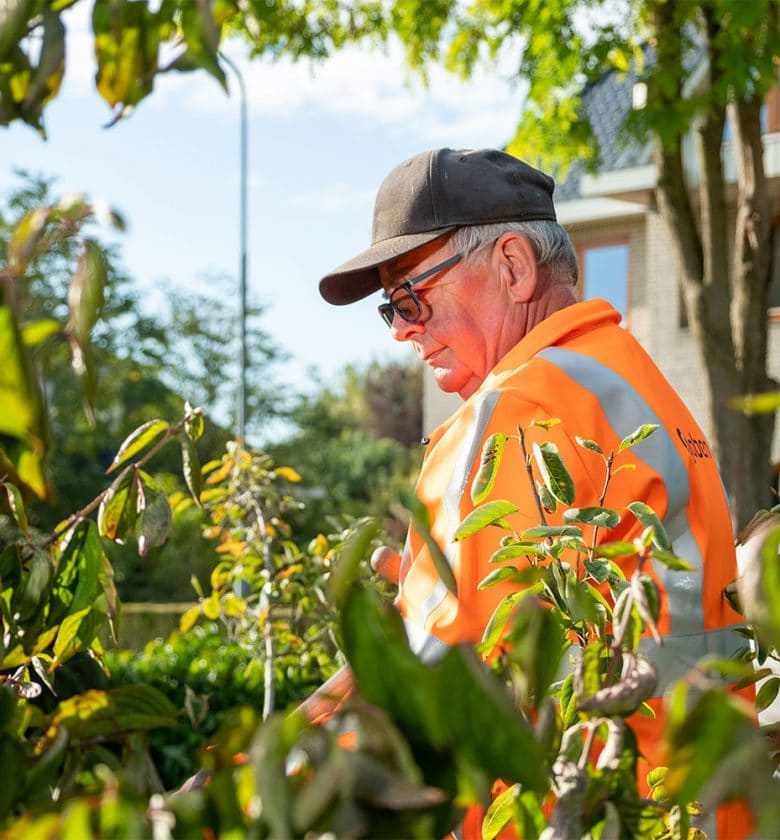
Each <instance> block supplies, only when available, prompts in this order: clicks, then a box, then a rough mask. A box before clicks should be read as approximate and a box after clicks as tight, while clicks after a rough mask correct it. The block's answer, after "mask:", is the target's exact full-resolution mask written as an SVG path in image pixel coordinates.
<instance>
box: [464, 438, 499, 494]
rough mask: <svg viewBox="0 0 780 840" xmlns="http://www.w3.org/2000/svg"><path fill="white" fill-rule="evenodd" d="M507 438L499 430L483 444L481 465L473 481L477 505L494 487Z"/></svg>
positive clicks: (472, 487) (472, 490) (473, 491)
mask: <svg viewBox="0 0 780 840" xmlns="http://www.w3.org/2000/svg"><path fill="white" fill-rule="evenodd" d="M506 440H507V437H506V435H505V434H502V433H501V432H498V433H497V434H494V435H490V437H489V438H488V439H487V440H486V441H485V443H484V445H483V446H482V456H481V457H480V461H479V467H478V468H477V473H476V475H475V476H474V480H473V481H472V482H471V501H472V502H473V503H474V504H475V505H479V504H481V503H482V502H484V501H485V499H486V498H487V497H488V496H489V495H490V491H491V490H492V489H493V485H494V484H495V482H496V476H497V475H498V470H499V468H500V466H501V460H502V457H503V453H504V446H505V445H506Z"/></svg>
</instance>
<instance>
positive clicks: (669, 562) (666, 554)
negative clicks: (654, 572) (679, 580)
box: [650, 550, 696, 572]
mask: <svg viewBox="0 0 780 840" xmlns="http://www.w3.org/2000/svg"><path fill="white" fill-rule="evenodd" d="M650 556H651V557H652V558H653V560H657V561H658V562H659V563H661V564H662V565H663V566H666V568H667V569H670V570H671V571H673V572H690V571H693V570H694V569H695V568H696V566H692V565H691V564H690V563H688V562H687V561H685V560H683V559H682V558H681V557H678V556H677V555H676V554H672V552H671V551H658V550H655V551H651V552H650Z"/></svg>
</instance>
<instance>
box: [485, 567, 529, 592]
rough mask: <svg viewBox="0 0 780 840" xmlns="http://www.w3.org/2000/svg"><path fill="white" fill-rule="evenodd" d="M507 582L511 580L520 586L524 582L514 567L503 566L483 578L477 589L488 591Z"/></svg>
mask: <svg viewBox="0 0 780 840" xmlns="http://www.w3.org/2000/svg"><path fill="white" fill-rule="evenodd" d="M505 580H511V581H513V582H514V583H518V584H519V583H523V582H524V581H523V578H522V577H521V576H520V572H519V571H518V570H517V569H515V568H514V567H513V566H503V567H502V568H500V569H494V570H493V571H492V572H491V573H490V574H489V575H487V577H485V578H483V579H482V580H481V581H480V582H479V584H478V585H477V589H488V588H489V587H491V586H495V585H496V584H497V583H501V582H502V581H505Z"/></svg>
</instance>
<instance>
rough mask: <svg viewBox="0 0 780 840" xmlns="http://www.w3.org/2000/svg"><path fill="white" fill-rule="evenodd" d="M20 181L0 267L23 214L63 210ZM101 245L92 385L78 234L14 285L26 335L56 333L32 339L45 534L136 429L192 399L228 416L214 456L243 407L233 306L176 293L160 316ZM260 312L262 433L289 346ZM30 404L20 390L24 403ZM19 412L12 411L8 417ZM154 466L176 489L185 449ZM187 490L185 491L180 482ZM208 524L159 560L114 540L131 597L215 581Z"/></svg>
mask: <svg viewBox="0 0 780 840" xmlns="http://www.w3.org/2000/svg"><path fill="white" fill-rule="evenodd" d="M19 179H20V180H19V183H18V184H17V185H16V186H15V187H14V189H13V190H12V191H11V192H10V194H9V195H8V196H7V197H6V198H5V201H4V202H3V203H2V204H0V264H3V263H6V262H7V261H8V259H9V249H10V250H13V248H11V247H10V245H11V241H12V239H13V237H14V231H16V230H18V229H19V225H20V224H21V220H23V219H25V218H30V214H32V213H35V212H36V208H39V207H57V206H58V204H57V201H56V199H55V197H54V194H55V190H54V184H53V180H52V179H48V178H44V177H42V176H36V177H33V176H30V175H29V174H26V173H19ZM90 241H91V242H93V243H95V246H94V247H95V248H98V247H99V248H100V250H101V253H103V254H104V255H105V260H104V262H105V283H104V285H103V289H102V303H101V305H100V307H99V310H100V318H99V319H98V320H96V321H95V323H94V325H93V326H92V329H91V331H90V336H89V341H88V343H87V342H85V343H84V345H83V346H79V352H80V353H81V354H82V356H83V358H85V359H88V360H89V371H90V374H89V376H88V377H86V380H87V382H88V384H89V388H87V389H80V388H78V387H77V377H76V375H75V374H74V369H73V342H72V336H71V335H70V331H71V329H72V324H71V316H70V314H69V305H68V298H69V292H68V289H69V286H70V285H71V284H72V281H73V267H74V265H76V264H77V255H78V251H79V249H80V247H81V246H80V243H79V240H78V239H77V238H76V237H75V236H74V235H70V234H68V235H63V236H61V237H54V236H53V238H52V242H51V243H50V244H51V247H50V248H48V249H47V250H45V251H43V252H41V253H39V254H38V255H37V256H36V257H35V258H34V259H31V261H30V262H29V264H27V265H26V267H25V273H24V276H20V277H15V278H11V279H9V280H8V281H7V286H6V288H7V289H8V290H9V292H11V293H12V294H13V299H14V305H15V311H17V312H18V319H19V326H20V332H21V335H22V336H23V337H24V336H26V337H27V338H28V339H29V338H30V337H31V336H34V333H35V330H36V329H37V330H39V331H40V330H41V328H42V327H44V328H45V329H46V330H47V332H45V333H41V337H40V340H38V341H35V342H32V343H28V344H25V343H24V342H23V343H22V345H21V347H22V351H23V352H26V353H28V354H29V357H30V362H31V368H32V370H33V371H34V373H35V375H34V376H33V377H32V379H31V383H35V382H37V381H38V380H40V382H42V383H43V395H44V402H43V408H44V410H43V411H42V414H41V418H42V419H41V429H42V430H43V431H42V432H41V435H42V438H43V439H45V441H46V444H47V445H46V449H45V459H44V458H43V457H42V463H45V467H46V469H45V472H44V474H45V476H46V477H47V481H46V482H45V486H44V485H43V484H42V485H41V487H40V488H39V489H40V490H41V491H42V493H44V494H45V498H42V499H40V500H39V501H36V502H31V503H30V516H31V521H32V523H33V524H34V525H35V526H36V527H38V528H42V529H49V528H53V527H54V526H55V524H56V523H57V522H59V521H61V520H62V519H64V518H65V517H66V516H68V515H69V514H71V513H72V512H73V511H74V509H79V508H81V507H82V506H83V505H85V504H86V503H87V502H88V501H89V500H91V499H93V498H94V497H95V496H96V495H97V494H98V493H99V492H100V490H102V489H103V488H104V486H105V483H106V477H105V471H106V469H107V468H108V467H109V465H110V464H111V461H112V459H113V457H114V454H115V451H116V446H117V443H118V442H119V441H121V440H123V439H124V438H125V437H126V436H127V435H128V434H129V433H130V432H131V431H132V429H134V428H135V427H137V426H140V425H141V424H142V423H145V422H147V421H150V420H153V419H156V418H166V417H173V416H177V415H178V414H179V413H180V412H181V409H182V406H183V404H184V400H185V398H188V399H189V400H190V402H192V403H194V404H198V405H201V406H205V407H207V409H208V411H209V414H210V415H214V416H216V417H218V418H220V419H222V420H223V423H222V424H220V423H219V422H216V423H215V422H209V423H207V424H206V425H205V429H204V433H203V436H202V437H201V438H200V440H199V441H198V443H197V446H198V448H199V450H200V452H201V454H202V456H206V455H207V456H209V457H210V456H211V454H212V453H213V452H215V451H220V450H222V449H223V448H224V446H225V444H226V442H227V440H228V439H229V437H230V429H229V428H227V427H229V426H230V425H231V423H232V420H231V418H232V417H233V416H234V409H235V405H236V399H235V383H236V382H237V375H236V373H235V371H234V369H233V368H234V366H235V362H234V360H235V359H236V358H238V352H237V349H236V345H237V342H238V329H237V323H236V321H237V319H236V318H235V317H234V316H233V315H232V314H231V312H230V310H229V309H227V308H225V307H224V306H223V305H222V303H221V301H220V302H218V301H216V300H214V299H212V298H208V297H206V296H203V295H197V294H192V293H189V294H188V296H187V297H186V298H183V297H179V298H175V297H174V295H173V294H171V295H170V297H169V301H168V303H169V306H168V308H167V311H166V309H165V308H164V307H158V311H157V312H155V314H154V316H153V317H152V316H149V315H147V314H145V312H144V301H143V298H142V295H141V293H140V292H139V290H137V289H136V288H135V285H134V282H133V280H132V279H131V278H130V277H128V276H127V274H126V273H125V272H124V271H123V270H122V268H121V261H120V255H119V249H118V248H117V247H115V246H114V247H106V246H105V245H98V244H97V242H98V240H97V238H93V239H91V240H90ZM14 248H16V246H14ZM228 282H229V280H225V281H224V282H223V285H224V284H226V283H228ZM204 313H208V316H207V317H204ZM261 314H262V312H261V310H259V309H257V308H255V309H253V310H251V312H250V318H249V320H248V340H249V347H250V358H251V361H252V369H251V371H250V377H249V381H248V384H249V389H248V396H249V403H250V407H251V408H252V409H253V414H252V417H253V419H254V420H255V426H256V427H258V428H259V427H261V425H262V422H263V420H264V419H265V420H267V419H268V418H269V417H271V416H276V415H278V413H279V411H280V402H279V400H278V398H277V397H276V396H275V394H276V393H277V391H278V388H276V387H275V383H274V379H273V375H272V370H271V368H272V364H273V362H274V361H275V360H276V359H277V358H279V356H280V355H281V353H280V351H279V350H278V348H276V347H275V346H273V345H272V343H271V341H270V339H269V338H268V335H267V334H266V333H265V332H264V331H263V330H262V329H261V327H260V323H259V317H260V315H261ZM35 325H38V326H37V327H36V326H35ZM36 392H37V384H33V385H32V387H31V388H30V391H29V393H28V395H27V399H29V400H30V401H31V402H32V395H34V394H35V393H36ZM85 397H86V403H87V411H86V412H85V405H84V404H85ZM23 402H24V399H23V398H21V396H20V398H19V400H18V402H17V403H16V404H17V405H19V404H23ZM11 414H12V412H11V411H7V412H6V417H9V416H11ZM44 420H45V422H44ZM4 443H5V445H6V446H8V445H9V443H8V442H6V441H5V440H4V439H0V446H2V445H3V444H4ZM155 468H156V471H157V478H158V480H160V481H161V482H162V483H163V484H164V486H165V488H166V490H167V491H168V492H171V493H173V492H174V491H176V489H177V483H176V479H175V478H174V477H173V476H175V474H176V473H178V472H179V470H180V455H179V453H178V452H177V451H174V450H173V449H169V450H165V451H164V452H163V453H162V454H161V455H160V457H159V458H158V459H156V460H155ZM163 476H166V477H163ZM49 477H53V479H52V480H49ZM178 487H179V489H183V486H182V485H181V482H180V481H179V483H178ZM199 529H200V518H199V516H198V515H197V513H196V512H195V511H192V510H188V511H187V512H183V513H182V515H181V516H178V515H177V516H176V518H175V524H174V533H173V536H172V538H171V539H170V540H169V541H168V542H167V543H166V545H164V546H162V547H160V548H156V549H154V551H155V555H154V563H153V564H150V561H149V559H147V558H139V557H138V553H137V552H136V551H135V546H134V545H130V546H124V545H123V546H114V545H112V546H110V548H108V550H109V552H110V555H111V560H112V562H113V563H114V565H115V567H116V569H117V578H118V583H119V588H120V592H121V594H122V595H123V597H128V598H130V599H137V598H139V597H148V596H149V595H150V594H152V593H154V597H156V598H158V599H160V600H169V599H170V600H183V599H186V598H187V597H191V595H192V592H191V587H190V577H191V575H192V574H196V575H197V576H198V577H199V578H200V579H202V580H204V581H205V580H207V579H208V576H209V574H210V570H211V567H212V566H213V564H214V555H213V552H212V550H211V548H210V546H209V545H208V544H207V543H205V542H203V541H202V540H200V537H199ZM150 565H153V568H152V569H150V568H149V567H150ZM172 570H176V571H175V573H173V574H171V571H172ZM185 570H186V571H185Z"/></svg>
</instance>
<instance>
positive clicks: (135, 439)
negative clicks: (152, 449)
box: [106, 420, 170, 473]
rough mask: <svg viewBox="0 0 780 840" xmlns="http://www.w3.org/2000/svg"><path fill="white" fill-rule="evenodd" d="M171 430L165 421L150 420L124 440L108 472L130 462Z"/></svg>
mask: <svg viewBox="0 0 780 840" xmlns="http://www.w3.org/2000/svg"><path fill="white" fill-rule="evenodd" d="M169 428H170V426H169V424H168V423H166V422H165V420H148V421H147V422H146V423H143V424H142V425H141V426H139V427H138V428H137V429H135V430H134V431H133V432H131V433H130V434H129V435H128V436H127V437H126V438H125V439H124V441H123V442H122V445H121V446H120V447H119V450H118V452H117V453H116V455H115V456H114V460H113V461H112V462H111V466H110V467H109V468H108V469H107V470H106V472H107V473H110V472H113V471H114V470H115V469H116V468H117V467H118V466H120V465H121V464H124V463H125V462H126V461H129V460H130V459H131V458H132V457H133V456H134V455H137V454H138V453H139V452H141V450H143V449H145V448H146V447H147V446H149V445H151V444H152V443H154V442H155V441H156V440H158V439H159V438H160V436H161V435H163V434H164V433H165V432H167V431H168V429H169Z"/></svg>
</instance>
